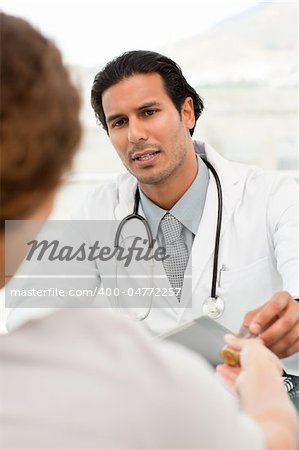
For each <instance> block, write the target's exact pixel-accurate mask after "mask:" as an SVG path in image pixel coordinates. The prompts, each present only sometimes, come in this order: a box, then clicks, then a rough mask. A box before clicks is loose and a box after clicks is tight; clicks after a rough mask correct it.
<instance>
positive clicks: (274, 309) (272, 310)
mask: <svg viewBox="0 0 299 450" xmlns="http://www.w3.org/2000/svg"><path fill="white" fill-rule="evenodd" d="M290 301H294V300H293V298H292V297H291V296H290V294H289V293H288V292H284V291H283V292H277V293H276V294H275V295H274V296H273V297H272V298H271V300H269V302H268V303H266V305H265V306H264V307H263V308H262V309H261V310H260V311H259V312H258V313H257V314H256V316H255V317H254V319H253V320H252V322H251V324H250V331H251V332H252V333H254V334H259V333H261V332H262V330H263V329H265V328H267V326H269V324H270V322H271V321H272V320H273V319H274V318H275V316H280V315H281V313H282V311H283V310H284V309H285V308H287V306H288V305H289V302H290Z"/></svg>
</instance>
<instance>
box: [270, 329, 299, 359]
mask: <svg viewBox="0 0 299 450" xmlns="http://www.w3.org/2000/svg"><path fill="white" fill-rule="evenodd" d="M269 350H271V351H272V352H273V353H275V354H276V355H277V356H278V357H279V358H286V357H287V356H290V355H293V354H294V353H296V352H298V351H299V326H295V327H294V329H293V330H291V332H290V333H289V334H288V335H287V336H285V337H284V338H283V339H282V340H281V341H279V342H277V343H276V344H274V345H272V346H271V347H269Z"/></svg>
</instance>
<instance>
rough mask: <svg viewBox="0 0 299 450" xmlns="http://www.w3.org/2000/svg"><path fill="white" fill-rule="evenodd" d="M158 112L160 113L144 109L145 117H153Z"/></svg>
mask: <svg viewBox="0 0 299 450" xmlns="http://www.w3.org/2000/svg"><path fill="white" fill-rule="evenodd" d="M157 111H158V110H157V109H144V110H143V114H144V115H145V116H153V115H154V114H156V112H157Z"/></svg>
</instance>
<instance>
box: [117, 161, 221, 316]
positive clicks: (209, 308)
mask: <svg viewBox="0 0 299 450" xmlns="http://www.w3.org/2000/svg"><path fill="white" fill-rule="evenodd" d="M200 158H201V159H202V160H203V162H204V163H205V164H206V166H207V167H208V169H209V170H210V171H211V172H212V174H213V176H214V179H215V182H216V187H217V196H218V213H217V226H216V234H215V246H214V261H213V275H212V284H211V295H210V297H209V298H207V299H206V300H205V301H204V302H203V305H202V310H203V313H204V314H205V315H207V316H209V317H211V318H213V319H217V318H218V317H220V316H221V315H222V314H223V312H224V306H225V305H224V301H223V300H222V299H221V298H220V297H217V294H216V286H217V273H218V259H219V258H218V255H219V244H220V234H221V223H222V205H223V201H222V189H221V183H220V179H219V176H218V174H217V172H216V170H215V169H214V167H213V166H212V164H211V163H210V162H209V161H207V160H206V158H204V157H202V156H200ZM139 203H140V192H139V188H138V187H137V189H136V192H135V198H134V208H133V213H132V214H129V215H128V216H126V217H124V218H123V219H122V221H121V222H120V224H119V226H118V228H117V230H116V234H115V239H114V247H115V248H119V247H120V236H121V233H122V229H123V227H124V226H125V224H126V223H128V222H129V221H130V220H132V219H137V220H140V221H141V222H142V223H143V225H144V227H145V229H146V234H147V238H148V243H149V248H150V249H152V248H153V246H154V239H153V235H152V232H151V229H150V226H149V223H148V222H147V220H146V219H145V218H144V217H143V216H141V215H140V214H138V209H139ZM116 278H117V277H116ZM151 308H152V301H151V302H150V305H149V306H148V308H147V311H146V313H145V314H143V315H139V316H138V317H137V320H145V319H146V318H147V317H148V315H149V313H150V311H151Z"/></svg>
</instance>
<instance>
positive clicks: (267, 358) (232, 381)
mask: <svg viewBox="0 0 299 450" xmlns="http://www.w3.org/2000/svg"><path fill="white" fill-rule="evenodd" d="M226 341H227V343H228V344H229V346H230V347H233V348H235V349H236V350H241V369H240V368H235V367H229V366H227V365H225V364H223V365H221V366H219V367H218V368H217V372H218V374H219V375H221V377H222V378H223V379H224V380H225V381H226V383H227V384H229V385H230V386H231V387H234V388H235V390H236V391H237V392H238V394H239V396H240V400H241V404H242V407H243V409H244V411H245V412H246V413H247V414H248V415H250V416H251V417H252V418H253V419H254V420H255V421H256V422H257V423H258V424H259V426H260V427H261V429H262V431H263V433H264V437H265V442H266V448H267V450H280V449H282V448H283V449H284V450H293V449H295V448H296V434H297V431H298V430H297V415H296V411H295V409H294V407H293V406H292V404H291V402H290V400H289V398H288V396H287V394H286V392H285V388H284V385H283V383H282V379H281V371H282V369H281V365H280V363H279V360H278V359H277V358H276V357H275V355H274V354H273V353H272V352H270V351H269V350H268V349H266V348H265V347H264V346H263V345H262V344H261V342H260V341H259V340H258V339H250V340H242V339H238V338H235V337H233V336H227V338H226Z"/></svg>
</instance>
